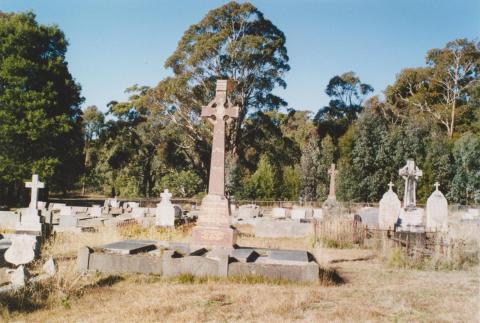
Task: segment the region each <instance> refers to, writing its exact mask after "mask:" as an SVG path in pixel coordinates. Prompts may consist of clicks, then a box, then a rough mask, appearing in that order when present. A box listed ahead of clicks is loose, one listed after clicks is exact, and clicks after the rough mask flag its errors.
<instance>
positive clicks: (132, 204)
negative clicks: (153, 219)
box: [125, 202, 140, 209]
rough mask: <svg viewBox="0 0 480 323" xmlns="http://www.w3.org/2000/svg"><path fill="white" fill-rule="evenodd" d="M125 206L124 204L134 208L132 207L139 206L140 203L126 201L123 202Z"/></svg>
mask: <svg viewBox="0 0 480 323" xmlns="http://www.w3.org/2000/svg"><path fill="white" fill-rule="evenodd" d="M125 206H126V207H127V208H132V209H134V208H138V207H140V203H138V202H127V203H125Z"/></svg>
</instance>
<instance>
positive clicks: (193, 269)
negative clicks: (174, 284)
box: [163, 250, 228, 277]
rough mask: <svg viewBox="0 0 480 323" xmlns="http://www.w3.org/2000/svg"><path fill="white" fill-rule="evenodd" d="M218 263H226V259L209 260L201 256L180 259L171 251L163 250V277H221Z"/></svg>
mask: <svg viewBox="0 0 480 323" xmlns="http://www.w3.org/2000/svg"><path fill="white" fill-rule="evenodd" d="M220 262H226V264H227V265H228V259H221V260H216V259H211V258H207V257H203V256H186V257H181V256H179V255H177V254H176V253H175V252H173V251H171V250H165V252H164V254H163V275H164V276H165V277H174V276H178V275H182V274H191V275H194V276H196V277H205V276H223V273H222V272H221V268H225V264H223V266H221V264H220Z"/></svg>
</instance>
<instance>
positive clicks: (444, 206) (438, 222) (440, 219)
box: [426, 182, 448, 232]
mask: <svg viewBox="0 0 480 323" xmlns="http://www.w3.org/2000/svg"><path fill="white" fill-rule="evenodd" d="M439 186H440V184H439V183H438V182H437V183H435V191H434V192H433V193H432V195H430V197H429V198H428V200H427V221H426V222H427V225H426V227H427V229H428V230H434V231H437V230H438V231H443V232H446V231H447V230H448V202H447V199H446V198H445V196H444V195H443V194H442V192H440V190H439V189H438V187H439Z"/></svg>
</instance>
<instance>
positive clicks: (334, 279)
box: [319, 268, 346, 286]
mask: <svg viewBox="0 0 480 323" xmlns="http://www.w3.org/2000/svg"><path fill="white" fill-rule="evenodd" d="M319 277H320V284H321V285H325V286H338V285H343V284H345V283H346V280H345V279H344V278H343V277H342V276H340V274H339V273H338V272H337V271H336V270H335V269H334V268H327V269H324V268H320V276H319Z"/></svg>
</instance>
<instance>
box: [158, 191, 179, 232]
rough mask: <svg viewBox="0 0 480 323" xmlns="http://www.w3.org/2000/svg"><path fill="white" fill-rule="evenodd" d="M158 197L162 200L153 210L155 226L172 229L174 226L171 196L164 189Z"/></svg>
mask: <svg viewBox="0 0 480 323" xmlns="http://www.w3.org/2000/svg"><path fill="white" fill-rule="evenodd" d="M160 197H161V198H162V200H161V201H160V203H158V204H157V209H156V210H155V224H156V225H157V226H161V227H173V226H175V208H174V206H173V204H172V202H171V201H170V198H171V197H172V194H171V193H170V192H168V190H167V189H165V190H164V191H163V193H162V194H160Z"/></svg>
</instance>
